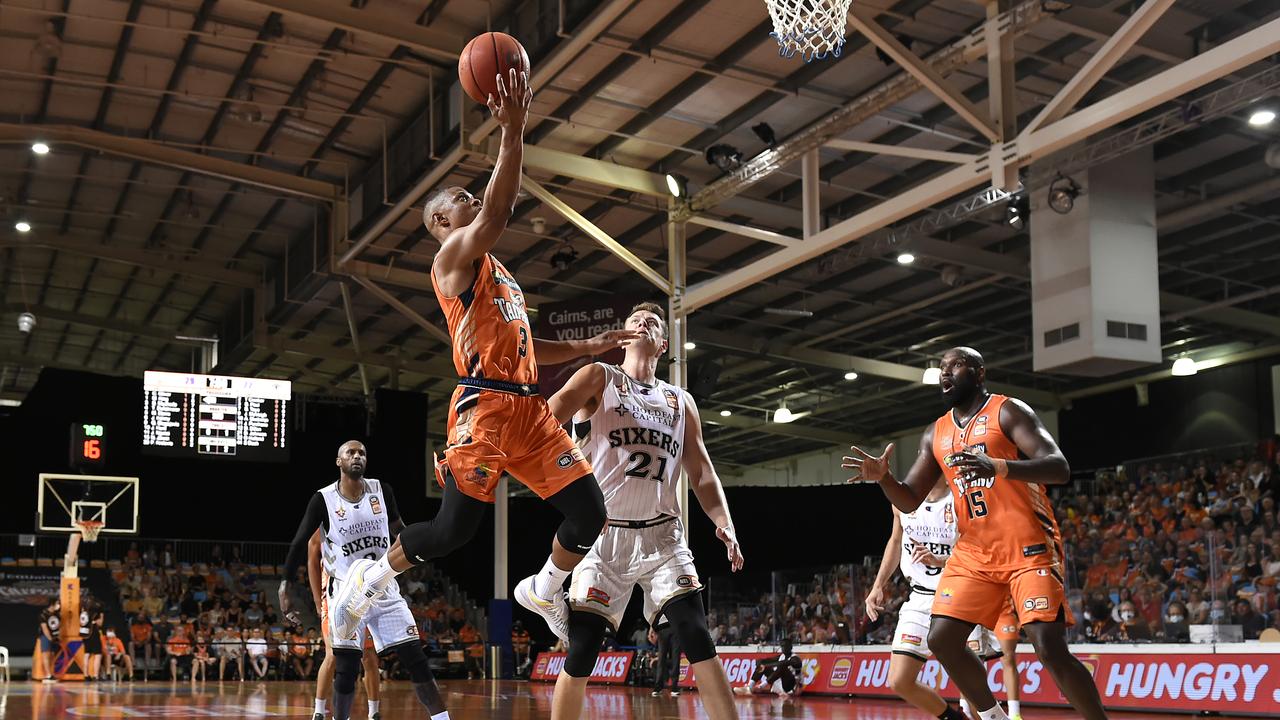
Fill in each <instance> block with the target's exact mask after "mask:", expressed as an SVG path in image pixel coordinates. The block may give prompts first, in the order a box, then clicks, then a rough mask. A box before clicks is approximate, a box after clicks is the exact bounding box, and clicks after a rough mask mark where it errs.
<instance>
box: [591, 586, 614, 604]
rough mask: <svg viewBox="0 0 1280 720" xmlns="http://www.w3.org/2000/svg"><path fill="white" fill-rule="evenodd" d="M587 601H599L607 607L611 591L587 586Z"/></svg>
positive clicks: (598, 602)
mask: <svg viewBox="0 0 1280 720" xmlns="http://www.w3.org/2000/svg"><path fill="white" fill-rule="evenodd" d="M586 601H587V602H593V603H597V604H599V605H603V606H605V607H609V593H607V592H605V591H603V590H601V589H600V588H598V587H589V588H587V600H586Z"/></svg>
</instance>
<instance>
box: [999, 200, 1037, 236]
mask: <svg viewBox="0 0 1280 720" xmlns="http://www.w3.org/2000/svg"><path fill="white" fill-rule="evenodd" d="M1029 217H1031V201H1030V200H1028V199H1027V196H1026V195H1015V196H1013V197H1012V198H1010V199H1009V204H1008V205H1006V206H1005V209H1004V218H1005V222H1007V223H1009V224H1010V225H1012V226H1013V227H1015V228H1017V229H1019V230H1021V229H1022V228H1024V227H1026V225H1027V218H1029Z"/></svg>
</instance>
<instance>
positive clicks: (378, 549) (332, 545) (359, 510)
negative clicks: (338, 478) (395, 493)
mask: <svg viewBox="0 0 1280 720" xmlns="http://www.w3.org/2000/svg"><path fill="white" fill-rule="evenodd" d="M364 482H365V487H366V488H367V489H366V490H365V493H364V495H363V496H362V497H361V498H360V499H359V500H357V501H356V502H354V503H353V502H351V501H349V500H347V499H346V498H344V497H342V494H341V493H339V492H338V483H337V482H334V483H333V484H332V485H327V486H325V487H324V488H321V489H320V496H321V497H323V498H324V504H325V507H326V508H327V509H328V511H329V531H328V533H326V534H325V536H324V542H322V543H320V561H321V563H322V564H323V565H324V571H325V572H326V573H328V574H329V576H330V577H334V578H337V579H338V580H346V579H347V568H348V567H350V566H351V563H353V562H355V561H356V560H359V559H360V558H368V559H369V560H377V559H379V558H381V557H382V556H383V555H385V554H386V553H387V550H388V549H389V548H390V547H391V533H390V529H391V528H390V523H389V522H388V521H387V503H386V499H385V498H384V497H383V496H382V482H381V481H379V480H371V479H369V478H365V481H364ZM321 529H322V530H323V528H321Z"/></svg>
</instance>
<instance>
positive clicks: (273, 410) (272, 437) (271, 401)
mask: <svg viewBox="0 0 1280 720" xmlns="http://www.w3.org/2000/svg"><path fill="white" fill-rule="evenodd" d="M143 392H144V393H145V397H144V403H143V407H142V449H143V452H144V453H146V454H148V455H161V456H167V457H184V458H197V457H199V458H205V457H213V458H228V459H233V460H252V461H257V462H273V461H274V462H284V461H287V460H288V459H289V444H288V438H289V431H288V427H289V399H290V383H289V381H288V380H273V379H266V378H243V377H232V376H225V375H196V374H192V373H173V372H159V371H154V370H149V371H147V373H146V374H145V376H144V377H143Z"/></svg>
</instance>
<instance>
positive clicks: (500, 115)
mask: <svg viewBox="0 0 1280 720" xmlns="http://www.w3.org/2000/svg"><path fill="white" fill-rule="evenodd" d="M497 81H498V95H497V97H494V96H493V95H490V96H489V97H488V99H487V101H486V102H485V104H486V105H488V106H489V112H491V113H493V117H494V119H496V120H497V121H498V124H499V125H501V126H502V127H504V128H510V129H512V130H519V131H521V132H523V131H524V125H525V122H527V121H528V119H529V106H530V105H531V104H532V103H533V90H532V89H531V88H530V87H529V74H528V73H523V72H516V70H515V68H512V69H511V70H509V71H507V77H506V78H505V79H504V78H503V76H502V73H498V75H497Z"/></svg>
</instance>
